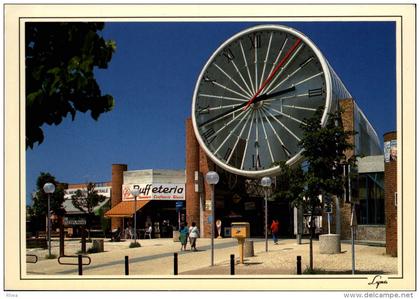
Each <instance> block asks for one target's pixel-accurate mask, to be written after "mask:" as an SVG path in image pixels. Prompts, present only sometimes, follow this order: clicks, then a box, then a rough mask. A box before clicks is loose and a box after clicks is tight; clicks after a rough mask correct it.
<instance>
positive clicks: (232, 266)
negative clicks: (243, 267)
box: [230, 254, 235, 275]
mask: <svg viewBox="0 0 420 299" xmlns="http://www.w3.org/2000/svg"><path fill="white" fill-rule="evenodd" d="M230 275H235V255H234V254H231V255H230Z"/></svg>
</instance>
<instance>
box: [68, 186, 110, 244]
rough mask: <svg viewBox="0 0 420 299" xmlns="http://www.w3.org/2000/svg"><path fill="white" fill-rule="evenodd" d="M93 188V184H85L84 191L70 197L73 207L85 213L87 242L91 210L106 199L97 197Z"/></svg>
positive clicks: (77, 191)
mask: <svg viewBox="0 0 420 299" xmlns="http://www.w3.org/2000/svg"><path fill="white" fill-rule="evenodd" d="M95 188H96V185H95V184H94V183H87V184H86V190H80V189H79V190H76V193H75V194H74V195H73V196H72V197H71V200H72V203H73V205H74V206H75V207H76V208H77V209H79V210H80V211H82V212H84V213H86V216H87V219H86V226H87V228H88V239H89V240H90V229H91V220H92V217H93V209H94V208H95V207H96V206H97V205H98V204H99V203H101V202H103V201H104V200H105V199H106V197H105V196H103V195H99V194H98V191H97V190H95Z"/></svg>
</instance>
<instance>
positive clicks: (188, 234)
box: [179, 219, 280, 251]
mask: <svg viewBox="0 0 420 299" xmlns="http://www.w3.org/2000/svg"><path fill="white" fill-rule="evenodd" d="M279 228H280V223H279V221H278V220H277V219H274V220H273V222H272V223H271V226H270V229H271V235H272V237H273V242H274V244H275V245H277V244H278V233H279ZM199 236H200V231H199V230H198V227H197V226H196V223H195V222H193V223H192V224H191V226H190V227H188V223H186V224H183V223H181V225H180V228H179V241H180V242H181V251H183V250H184V251H185V250H187V243H188V240H189V241H190V245H191V251H197V247H196V242H197V238H198V237H199Z"/></svg>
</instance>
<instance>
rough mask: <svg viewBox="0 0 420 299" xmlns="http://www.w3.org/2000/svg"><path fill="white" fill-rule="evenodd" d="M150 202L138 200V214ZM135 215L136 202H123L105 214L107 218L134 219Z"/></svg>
mask: <svg viewBox="0 0 420 299" xmlns="http://www.w3.org/2000/svg"><path fill="white" fill-rule="evenodd" d="M149 201H150V200H138V201H137V206H136V212H137V211H138V210H140V209H141V208H143V207H144V206H145V205H147V203H148V202H149ZM133 213H134V200H132V201H131V200H130V201H122V202H120V203H119V204H117V205H116V206H115V207H113V208H112V209H111V210H109V211H108V212H106V213H105V217H132V216H133Z"/></svg>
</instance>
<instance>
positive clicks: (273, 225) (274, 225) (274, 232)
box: [270, 219, 280, 245]
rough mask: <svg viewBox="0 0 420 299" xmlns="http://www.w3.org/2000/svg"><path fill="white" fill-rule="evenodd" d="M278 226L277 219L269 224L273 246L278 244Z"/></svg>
mask: <svg viewBox="0 0 420 299" xmlns="http://www.w3.org/2000/svg"><path fill="white" fill-rule="evenodd" d="M279 226H280V223H279V221H278V220H277V219H273V222H272V223H271V227H270V228H271V235H272V236H273V242H274V244H275V245H277V244H278V243H277V242H278V236H277V234H278V233H279Z"/></svg>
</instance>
